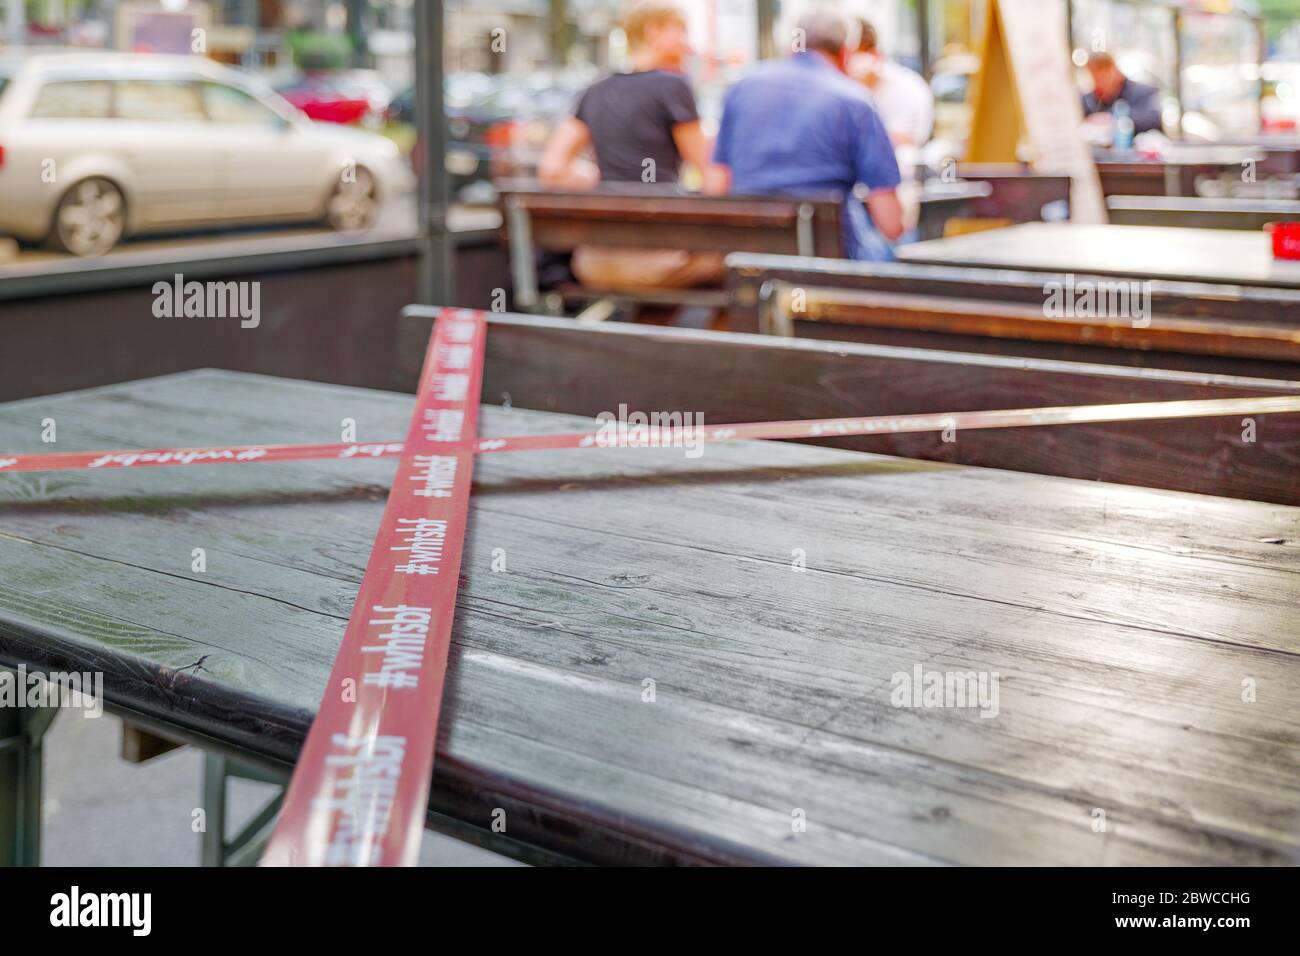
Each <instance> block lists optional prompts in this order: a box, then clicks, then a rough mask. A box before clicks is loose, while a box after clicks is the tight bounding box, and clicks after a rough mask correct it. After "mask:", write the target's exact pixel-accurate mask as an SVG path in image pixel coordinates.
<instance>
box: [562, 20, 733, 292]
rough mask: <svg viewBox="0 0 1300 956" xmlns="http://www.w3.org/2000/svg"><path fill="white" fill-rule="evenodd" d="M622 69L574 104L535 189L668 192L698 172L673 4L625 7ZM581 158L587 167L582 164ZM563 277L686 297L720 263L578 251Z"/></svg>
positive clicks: (697, 136) (695, 129)
mask: <svg viewBox="0 0 1300 956" xmlns="http://www.w3.org/2000/svg"><path fill="white" fill-rule="evenodd" d="M623 29H624V32H625V33H626V34H627V40H628V47H629V50H630V54H631V61H632V69H631V70H630V71H629V72H626V73H615V74H613V75H612V76H607V77H605V78H604V79H602V80H600V81H598V82H597V83H595V84H593V85H592V86H591V87H589V88H588V89H587V90H586V91H585V92H584V93H583V94H582V96H581V97H580V98H579V100H578V104H577V108H576V110H575V111H574V115H573V117H572V118H570V119H568V120H566V121H565V122H564V123H563V124H561V125H560V127H559V128H558V129H556V131H555V133H554V134H553V135H552V137H551V139H550V141H549V142H548V143H547V145H546V149H545V150H544V151H543V153H542V157H541V160H540V161H539V162H538V167H537V178H538V179H539V180H540V181H541V183H542V184H543V185H544V186H551V187H554V188H560V189H590V188H593V187H594V186H596V185H597V184H598V183H601V182H606V183H616V182H621V183H668V184H671V183H675V182H677V181H678V179H679V177H680V176H681V169H682V165H683V163H684V162H685V163H689V164H691V165H693V166H695V167H697V168H698V169H700V170H701V171H702V173H703V174H704V177H705V189H706V191H712V190H711V188H710V187H711V186H712V184H713V183H716V182H717V181H718V180H717V178H716V174H714V173H712V172H711V166H710V163H709V145H708V143H707V141H706V139H705V136H704V131H703V130H702V129H701V127H700V117H699V113H698V111H697V110H696V107H695V94H694V93H692V92H691V87H690V84H689V83H688V82H687V80H686V78H685V76H683V75H682V70H683V68H684V66H685V62H686V58H687V57H688V56H689V55H690V52H691V47H690V42H689V40H688V38H687V33H686V15H685V13H684V12H683V11H682V8H681V7H680V6H679V5H678V4H677V3H676V2H675V0H635V2H634V3H633V4H632V5H631V6H630V7H629V8H628V9H627V12H626V14H625V15H624V18H623ZM588 151H590V152H591V153H593V154H594V156H595V163H594V164H593V163H591V162H590V161H588V160H587V159H585V158H584V154H585V153H587V152H588ZM573 271H574V273H575V274H576V275H577V276H578V278H579V279H580V280H581V281H582V282H583V283H584V284H586V285H591V286H599V287H602V288H611V289H617V288H687V287H690V286H694V285H701V284H704V283H706V282H710V281H714V280H716V279H717V278H719V277H720V276H721V274H722V259H721V256H718V255H713V254H710V253H705V254H692V253H687V252H683V251H677V250H645V249H626V248H619V249H615V248H598V247H590V246H587V247H581V248H579V249H576V250H575V251H574V256H573Z"/></svg>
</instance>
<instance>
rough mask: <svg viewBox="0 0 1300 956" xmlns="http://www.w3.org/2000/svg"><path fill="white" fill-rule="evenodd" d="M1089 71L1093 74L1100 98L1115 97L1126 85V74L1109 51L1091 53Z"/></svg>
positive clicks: (1096, 90)
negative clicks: (1121, 70)
mask: <svg viewBox="0 0 1300 956" xmlns="http://www.w3.org/2000/svg"><path fill="white" fill-rule="evenodd" d="M1088 73H1089V74H1091V75H1092V88H1093V91H1094V92H1095V93H1096V94H1097V97H1098V98H1099V99H1102V100H1110V99H1113V98H1114V97H1115V96H1116V95H1118V94H1119V91H1120V89H1121V88H1122V87H1123V86H1124V74H1123V73H1121V72H1120V69H1119V65H1118V64H1117V63H1116V62H1115V58H1114V57H1113V56H1111V55H1110V54H1109V53H1105V52H1102V51H1098V52H1095V53H1092V54H1091V55H1089V57H1088Z"/></svg>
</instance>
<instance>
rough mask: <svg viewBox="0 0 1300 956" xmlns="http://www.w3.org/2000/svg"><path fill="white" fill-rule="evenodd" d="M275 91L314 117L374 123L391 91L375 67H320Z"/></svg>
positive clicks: (315, 118)
mask: <svg viewBox="0 0 1300 956" xmlns="http://www.w3.org/2000/svg"><path fill="white" fill-rule="evenodd" d="M276 91H277V92H278V93H279V94H280V95H281V96H283V97H284V98H285V99H286V100H288V101H289V102H290V103H292V104H293V105H294V106H296V107H298V109H300V110H302V111H303V112H304V113H306V114H307V116H308V117H310V118H311V119H314V120H320V121H322V122H326V123H363V124H370V125H377V124H378V123H379V122H380V121H381V120H382V119H383V116H384V113H385V112H386V111H387V110H388V107H389V104H390V103H392V101H393V91H392V90H391V89H390V88H389V86H388V84H387V83H385V82H384V80H383V77H381V76H380V75H379V73H378V72H377V71H375V70H321V71H319V72H313V73H307V74H306V75H304V76H301V77H299V78H298V79H296V80H294V81H292V82H291V83H288V84H285V85H284V86H279V87H277V88H276Z"/></svg>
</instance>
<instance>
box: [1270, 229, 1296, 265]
mask: <svg viewBox="0 0 1300 956" xmlns="http://www.w3.org/2000/svg"><path fill="white" fill-rule="evenodd" d="M1264 228H1265V229H1267V230H1268V231H1269V233H1270V234H1271V235H1272V236H1273V258H1274V259H1300V222H1270V223H1268V224H1267V225H1266V226H1264Z"/></svg>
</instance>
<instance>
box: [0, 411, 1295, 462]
mask: <svg viewBox="0 0 1300 956" xmlns="http://www.w3.org/2000/svg"><path fill="white" fill-rule="evenodd" d="M1286 412H1300V395H1279V396H1269V397H1259V398H1210V399H1182V400H1177V401H1167V402H1130V403H1125V404H1116V405H1066V406H1059V407H1049V408H1007V409H999V410H995V411H987V412H941V413H939V414H933V415H901V416H898V415H881V416H871V417H857V418H809V419H801V420H798V421H786V422H745V423H741V424H735V425H702V426H699V427H698V428H696V427H676V428H670V427H663V428H656V427H650V426H627V428H626V429H625V431H623V432H622V433H621V434H619V433H617V431H616V429H615V428H613V427H611V428H609V429H608V430H603V431H602V430H597V431H586V432H566V433H561V434H554V435H509V436H502V437H499V438H478V439H474V440H473V441H472V442H471V450H472V451H473V452H474V453H476V454H490V453H494V452H510V451H553V450H560V449H566V448H625V447H645V446H654V447H667V446H673V447H677V446H680V445H681V444H683V443H687V442H692V443H693V442H719V441H742V440H744V441H749V440H754V439H786V440H789V439H795V438H840V437H845V438H847V437H850V436H853V435H902V434H908V433H920V432H942V431H947V430H950V429H951V430H953V431H977V430H980V429H985V428H1026V427H1032V426H1042V425H1085V424H1099V423H1104V422H1129V421H1161V420H1170V419H1177V418H1217V417H1223V416H1228V415H1268V414H1281V413H1286ZM610 424H611V426H615V425H617V424H618V423H617V422H611V423H610ZM611 432H613V434H611ZM403 448H404V446H403V444H402V443H401V442H379V443H371V444H346V443H335V444H325V445H229V446H224V447H218V446H214V447H209V448H153V449H138V450H128V451H89V452H60V453H56V454H47V455H46V454H36V455H28V454H13V455H5V454H0V475H3V474H5V473H7V472H19V471H73V470H93V471H118V470H122V469H131V468H148V467H162V466H175V465H222V464H241V463H242V464H248V463H252V462H275V461H319V460H324V459H335V460H349V459H365V458H392V457H396V456H398V455H401V454H402V450H403Z"/></svg>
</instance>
